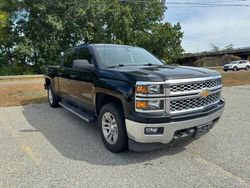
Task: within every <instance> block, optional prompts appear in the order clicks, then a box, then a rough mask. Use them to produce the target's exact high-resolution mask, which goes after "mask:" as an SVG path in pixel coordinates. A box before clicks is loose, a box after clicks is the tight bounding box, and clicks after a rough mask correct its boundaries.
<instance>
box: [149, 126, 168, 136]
mask: <svg viewBox="0 0 250 188" xmlns="http://www.w3.org/2000/svg"><path fill="white" fill-rule="evenodd" d="M163 130H164V128H163V127H146V128H145V134H148V135H152V134H163Z"/></svg>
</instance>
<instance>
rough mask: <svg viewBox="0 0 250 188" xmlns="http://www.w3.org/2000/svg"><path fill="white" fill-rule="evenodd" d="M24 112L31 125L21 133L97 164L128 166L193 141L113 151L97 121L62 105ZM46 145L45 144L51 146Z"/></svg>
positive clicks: (177, 150) (27, 108)
mask: <svg viewBox="0 0 250 188" xmlns="http://www.w3.org/2000/svg"><path fill="white" fill-rule="evenodd" d="M23 108H24V110H23V115H24V117H25V118H26V120H27V121H28V123H29V124H30V126H31V128H28V129H23V130H21V132H23V133H29V134H30V133H32V132H40V133H42V134H43V135H44V136H45V138H46V139H47V140H48V141H49V144H51V146H52V147H54V148H56V149H57V151H58V152H59V153H60V154H62V155H63V156H65V157H66V158H68V159H71V160H79V161H86V162H88V163H91V164H96V165H112V166H116V165H128V164H134V163H144V162H149V161H150V160H153V159H156V158H160V157H162V156H165V155H175V154H178V153H180V152H182V151H184V150H185V146H186V145H187V144H190V142H192V141H185V142H180V143H178V144H174V145H168V146H166V148H163V149H160V150H156V151H150V152H131V151H127V152H123V153H120V154H113V153H111V152H109V151H108V150H107V149H106V148H105V147H104V145H103V144H102V140H101V137H100V134H99V130H98V127H97V125H96V124H86V123H85V122H84V121H82V120H81V119H80V118H78V117H77V116H75V115H73V114H71V113H70V112H68V111H66V110H65V109H63V108H56V109H52V108H50V107H49V106H48V105H47V104H32V105H27V106H24V107H23ZM51 146H50V145H47V146H46V147H51Z"/></svg>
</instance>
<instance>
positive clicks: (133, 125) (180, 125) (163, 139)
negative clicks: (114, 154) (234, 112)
mask: <svg viewBox="0 0 250 188" xmlns="http://www.w3.org/2000/svg"><path fill="white" fill-rule="evenodd" d="M223 110H224V108H222V109H220V110H218V111H216V112H214V113H212V114H210V115H208V116H205V117H201V118H196V119H191V120H187V121H179V122H171V123H159V124H145V123H138V122H135V121H131V120H129V119H126V120H125V123H126V129H127V134H128V137H129V139H131V140H134V141H135V142H138V143H162V144H167V143H169V142H171V141H172V140H173V137H174V134H175V132H176V131H178V130H183V129H188V128H192V127H197V126H199V125H203V124H206V123H209V122H212V121H214V120H215V119H217V118H220V117H221V115H222V113H223ZM146 127H163V128H164V132H163V134H161V135H146V134H145V133H144V132H145V128H146Z"/></svg>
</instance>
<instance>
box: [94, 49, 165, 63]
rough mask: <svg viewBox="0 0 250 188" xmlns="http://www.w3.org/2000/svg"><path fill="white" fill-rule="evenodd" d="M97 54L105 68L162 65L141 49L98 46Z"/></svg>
mask: <svg viewBox="0 0 250 188" xmlns="http://www.w3.org/2000/svg"><path fill="white" fill-rule="evenodd" d="M96 49H97V52H98V54H99V56H100V58H101V61H102V63H103V64H104V65H106V66H107V67H112V66H117V65H144V64H149V63H150V64H154V65H163V63H162V62H161V61H160V60H158V59H157V58H156V57H154V56H153V55H152V54H150V53H149V52H147V51H146V50H144V49H142V48H137V47H127V46H98V47H97V48H96Z"/></svg>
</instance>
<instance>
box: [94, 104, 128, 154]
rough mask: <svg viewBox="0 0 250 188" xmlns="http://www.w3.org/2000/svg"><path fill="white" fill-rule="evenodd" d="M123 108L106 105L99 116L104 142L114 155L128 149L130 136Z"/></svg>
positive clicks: (115, 105) (116, 105)
mask: <svg viewBox="0 0 250 188" xmlns="http://www.w3.org/2000/svg"><path fill="white" fill-rule="evenodd" d="M124 120H125V118H124V114H123V110H122V108H121V107H120V106H119V105H118V104H116V103H113V102H111V103H107V104H105V105H104V106H103V107H102V109H101V111H100V114H99V118H98V125H99V128H100V133H101V137H102V141H103V143H104V145H105V146H106V148H107V149H108V150H109V151H111V152H113V153H120V152H123V151H126V150H127V149H128V136H127V131H126V127H125V121H124Z"/></svg>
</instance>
